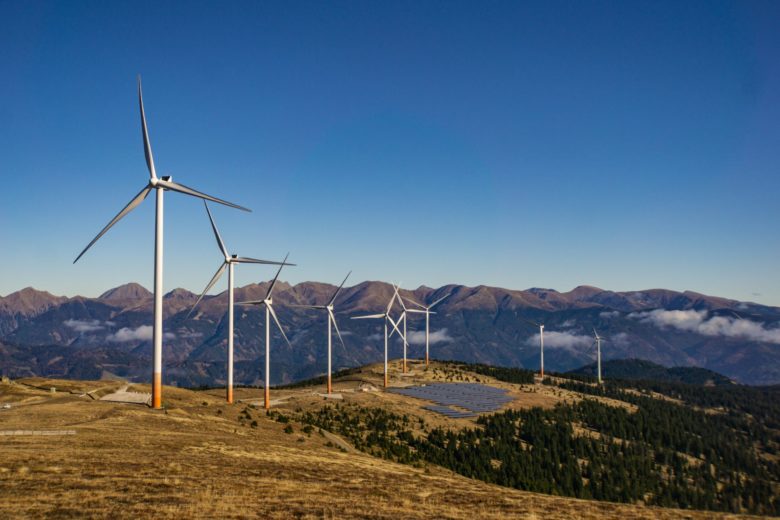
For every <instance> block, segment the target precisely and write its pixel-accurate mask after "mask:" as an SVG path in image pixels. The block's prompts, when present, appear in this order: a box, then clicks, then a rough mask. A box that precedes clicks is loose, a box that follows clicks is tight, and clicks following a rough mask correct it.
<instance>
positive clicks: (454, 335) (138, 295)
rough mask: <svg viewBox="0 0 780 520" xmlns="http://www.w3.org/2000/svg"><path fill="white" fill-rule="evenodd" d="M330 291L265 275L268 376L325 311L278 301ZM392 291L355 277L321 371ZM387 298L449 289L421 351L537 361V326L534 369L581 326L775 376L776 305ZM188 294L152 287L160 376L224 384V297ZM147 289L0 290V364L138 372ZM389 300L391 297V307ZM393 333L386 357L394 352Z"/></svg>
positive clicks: (313, 338)
mask: <svg viewBox="0 0 780 520" xmlns="http://www.w3.org/2000/svg"><path fill="white" fill-rule="evenodd" d="M267 283H268V282H265V283H260V284H250V285H247V286H244V287H240V288H236V290H235V297H236V301H241V300H250V299H262V298H263V297H264V295H265V292H266V289H267V286H268V285H267ZM335 289H336V288H335V286H333V285H330V284H324V283H317V282H303V283H299V284H297V285H294V286H292V285H289V284H287V283H284V282H279V283H278V284H277V287H276V289H275V292H274V303H275V308H276V309H277V313H278V314H279V317H280V320H281V322H282V324H283V325H284V327H285V329H286V332H287V335H288V337H289V338H290V341H291V343H292V348H290V347H289V346H288V345H287V344H286V343H285V342H284V340H283V339H282V338H281V336H280V335H279V334H278V332H276V331H275V330H274V331H273V332H272V342H271V343H272V345H271V364H272V374H271V375H272V383H273V384H281V383H290V382H294V381H297V380H301V379H305V378H308V377H312V376H316V375H319V374H322V373H323V371H324V370H325V366H326V362H325V357H326V351H325V334H326V316H325V314H324V313H318V312H312V311H308V310H304V309H299V308H296V307H292V306H291V305H302V304H322V303H325V302H327V301H328V299H329V298H330V296H331V295H332V294H333V291H335ZM392 294H393V287H392V286H391V285H390V284H387V283H384V282H373V281H369V282H363V283H360V284H358V285H355V286H353V287H346V288H344V290H343V291H342V292H341V294H340V295H339V298H338V300H337V302H336V316H337V319H338V321H339V325H340V329H341V332H342V335H343V338H344V342H345V346H343V347H342V345H341V344H340V343H339V342H338V340H337V338H334V353H333V358H334V369H336V368H346V367H351V366H358V365H363V364H367V363H372V362H377V361H379V360H381V359H382V348H383V339H382V322H381V321H380V320H350V319H349V317H350V316H352V315H356V314H360V313H371V312H378V311H381V310H383V309H384V307H385V306H386V304H387V302H388V301H389V299H390V297H391V296H392ZM401 294H402V295H403V296H404V297H406V298H409V299H412V300H414V301H417V302H420V303H425V302H432V301H434V300H435V299H437V298H441V297H442V296H445V295H450V296H449V297H448V298H447V299H446V300H444V301H443V302H442V303H441V304H440V305H439V306H437V307H436V309H435V311H436V314H435V315H433V316H432V317H431V355H432V357H434V358H438V359H451V360H461V361H467V362H475V363H485V364H493V365H502V366H517V367H526V368H532V369H533V368H537V367H538V366H539V353H538V352H539V346H538V344H539V341H538V328H537V327H536V326H534V325H533V324H532V323H530V322H542V323H544V324H545V368H546V369H548V370H552V371H560V372H563V371H568V370H572V369H576V368H578V367H581V366H583V365H587V364H589V363H592V362H593V360H594V357H595V352H594V349H593V345H592V334H593V328H596V329H597V330H598V331H599V333H600V334H601V335H602V336H604V337H606V338H607V341H606V342H605V343H604V344H603V345H602V354H603V356H604V359H605V360H614V359H644V360H648V361H652V362H654V363H657V364H660V365H663V366H667V367H671V366H697V367H702V368H706V369H710V370H714V371H717V372H719V373H722V374H725V375H726V376H728V377H729V378H731V379H733V380H734V381H737V382H740V383H744V384H756V385H758V384H761V385H764V384H777V383H780V308H777V307H769V306H764V305H758V304H755V303H748V302H740V301H735V300H730V299H726V298H719V297H714V296H706V295H703V294H698V293H694V292H690V291H685V292H677V291H671V290H665V289H651V290H643V291H633V292H614V291H608V290H603V289H599V288H597V287H590V286H580V287H577V288H576V289H574V290H572V291H569V292H558V291H555V290H553V289H540V288H533V289H527V290H510V289H503V288H498V287H487V286H477V287H466V286H462V285H446V286H443V287H439V288H435V289H434V288H430V287H425V286H421V287H419V288H417V289H415V290H402V291H401ZM196 300H197V295H196V294H193V293H192V292H190V291H187V290H185V289H174V290H173V291H170V292H169V293H167V294H166V295H165V305H164V310H165V315H164V319H165V339H164V351H163V361H164V365H165V368H164V379H165V382H166V384H177V385H180V386H198V385H219V384H224V379H225V348H226V344H227V339H226V327H227V319H226V316H227V315H226V309H227V293H226V292H223V293H221V294H218V295H214V296H207V297H206V298H204V300H203V301H202V302H201V304H200V305H199V306H198V308H197V309H196V311H195V312H194V313H193V314H192V316H190V318H189V319H187V313H188V311H189V310H190V308H191V306H192V305H193V304H194V303H195V301H196ZM152 307H153V301H152V294H151V293H150V292H149V291H148V290H147V289H146V288H144V287H143V286H141V285H139V284H137V283H128V284H125V285H122V286H119V287H116V288H113V289H111V290H108V291H106V292H105V293H103V294H102V295H100V296H99V297H97V298H86V297H81V296H76V297H72V298H69V297H63V296H54V295H52V294H50V293H48V292H45V291H39V290H35V289H32V288H26V289H23V290H21V291H18V292H15V293H13V294H9V295H7V296H5V297H0V372H2V373H3V374H4V375H8V376H11V377H22V376H31V375H40V376H47V377H63V378H74V379H97V378H101V377H102V378H106V377H108V378H110V377H116V376H118V377H122V378H127V379H130V380H133V381H147V380H148V379H149V370H150V368H149V367H150V358H151V353H152V349H151V337H152V328H151V322H152ZM399 312H400V308H399V307H398V306H396V314H398V313H399ZM235 316H236V323H235V333H236V336H235V359H236V363H235V380H236V383H238V384H247V385H257V384H260V381H261V376H262V373H261V370H262V364H261V361H262V357H261V356H262V352H263V349H264V346H263V343H262V340H261V338H262V337H264V330H263V329H264V327H265V323H264V319H263V317H262V314H261V311H260V310H258V309H257V308H254V307H240V306H237V308H236V315H235ZM420 316H421V315H410V316H409V320H408V321H409V323H408V326H409V343H410V346H409V355H410V357H413V358H415V357H416V358H419V357H421V356H422V355H423V352H424V319H422V318H421V317H420ZM401 348H402V346H401V343H400V340H399V339H398V338H394V339H393V342H392V343H391V345H390V356H391V357H393V358H397V357H400V356H401Z"/></svg>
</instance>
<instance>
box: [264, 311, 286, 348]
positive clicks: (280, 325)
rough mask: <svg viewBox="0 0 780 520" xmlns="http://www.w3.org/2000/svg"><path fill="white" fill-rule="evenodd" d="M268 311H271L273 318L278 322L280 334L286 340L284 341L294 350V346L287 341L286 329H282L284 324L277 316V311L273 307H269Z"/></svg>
mask: <svg viewBox="0 0 780 520" xmlns="http://www.w3.org/2000/svg"><path fill="white" fill-rule="evenodd" d="M268 310H269V311H271V316H273V318H274V321H275V322H276V326H277V327H279V332H281V333H282V337H283V338H284V341H286V342H287V345H288V346H289V347H290V348H292V344H291V343H290V340H289V339H287V334H285V333H284V329H283V328H282V324H281V323H279V318H278V317H277V316H276V311H275V310H274V306H273V305H268Z"/></svg>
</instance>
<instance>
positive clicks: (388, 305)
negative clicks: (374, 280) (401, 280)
mask: <svg viewBox="0 0 780 520" xmlns="http://www.w3.org/2000/svg"><path fill="white" fill-rule="evenodd" d="M397 295H398V286H397V285H395V284H393V297H392V298H390V303H388V304H387V310H386V311H385V313H389V312H390V309H392V308H393V302H395V297H396V296H397Z"/></svg>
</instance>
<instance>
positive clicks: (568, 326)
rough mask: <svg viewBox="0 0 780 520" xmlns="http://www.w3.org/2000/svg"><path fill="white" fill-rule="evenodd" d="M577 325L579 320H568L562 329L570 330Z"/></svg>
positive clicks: (562, 325)
mask: <svg viewBox="0 0 780 520" xmlns="http://www.w3.org/2000/svg"><path fill="white" fill-rule="evenodd" d="M576 324H577V320H575V319H570V320H566V321H564V322H563V323H561V328H562V329H570V328H572V327H574V326H575V325H576ZM545 337H546V336H545Z"/></svg>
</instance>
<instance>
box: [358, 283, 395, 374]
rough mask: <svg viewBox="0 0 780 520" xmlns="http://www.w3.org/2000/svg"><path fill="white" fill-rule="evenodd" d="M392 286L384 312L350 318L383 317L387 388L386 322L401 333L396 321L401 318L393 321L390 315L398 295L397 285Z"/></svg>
mask: <svg viewBox="0 0 780 520" xmlns="http://www.w3.org/2000/svg"><path fill="white" fill-rule="evenodd" d="M393 288H394V292H393V296H392V297H391V298H390V302H389V303H388V304H387V308H386V309H385V312H382V313H379V314H369V315H366V316H352V318H351V319H353V320H371V319H378V318H381V319H384V322H385V369H384V374H385V382H384V386H385V388H387V384H388V383H387V338H388V335H387V323H388V322H389V323H390V324H391V325H392V326H393V329H394V330H395V331H396V332H398V335H399V336H400V335H401V331H400V330H398V323H399V322H400V321H401V320H400V319H399V320H398V321H395V320H393V317H392V316H390V310H391V309H392V308H393V303H394V302H395V298H396V296H398V286H393Z"/></svg>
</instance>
